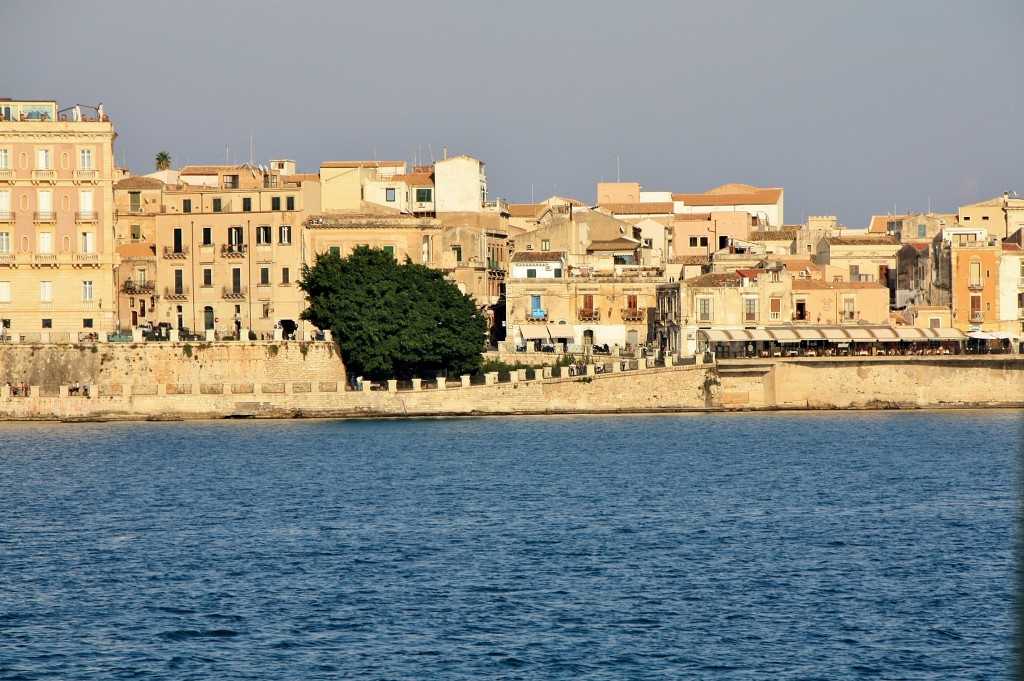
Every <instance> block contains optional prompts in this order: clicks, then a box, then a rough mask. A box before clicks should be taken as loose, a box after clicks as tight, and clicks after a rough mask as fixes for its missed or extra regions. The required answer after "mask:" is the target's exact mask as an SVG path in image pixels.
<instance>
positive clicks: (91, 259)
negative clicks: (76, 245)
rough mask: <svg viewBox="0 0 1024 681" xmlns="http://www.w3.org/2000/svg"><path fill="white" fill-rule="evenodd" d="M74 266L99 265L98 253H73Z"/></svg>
mask: <svg viewBox="0 0 1024 681" xmlns="http://www.w3.org/2000/svg"><path fill="white" fill-rule="evenodd" d="M72 259H73V260H74V261H75V264H76V265H99V264H100V254H99V253H75V254H74V256H73V258H72Z"/></svg>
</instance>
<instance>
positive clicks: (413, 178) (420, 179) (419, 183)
mask: <svg viewBox="0 0 1024 681" xmlns="http://www.w3.org/2000/svg"><path fill="white" fill-rule="evenodd" d="M391 179H392V180H393V181H394V182H404V183H406V184H407V185H409V186H410V187H425V186H427V185H429V186H431V187H433V186H434V174H433V173H405V174H400V175H394V176H392V178H391Z"/></svg>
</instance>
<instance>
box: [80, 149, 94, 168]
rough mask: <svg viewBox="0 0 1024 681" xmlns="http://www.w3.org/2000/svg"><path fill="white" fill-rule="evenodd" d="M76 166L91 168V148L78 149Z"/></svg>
mask: <svg viewBox="0 0 1024 681" xmlns="http://www.w3.org/2000/svg"><path fill="white" fill-rule="evenodd" d="M78 167H79V168H80V169H82V170H92V149H79V150H78Z"/></svg>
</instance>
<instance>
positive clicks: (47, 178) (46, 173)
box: [32, 170, 57, 184]
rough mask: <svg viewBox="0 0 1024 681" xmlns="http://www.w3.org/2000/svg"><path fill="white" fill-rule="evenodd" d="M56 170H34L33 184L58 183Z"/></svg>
mask: <svg viewBox="0 0 1024 681" xmlns="http://www.w3.org/2000/svg"><path fill="white" fill-rule="evenodd" d="M56 182H57V171H56V170H33V171H32V184H56Z"/></svg>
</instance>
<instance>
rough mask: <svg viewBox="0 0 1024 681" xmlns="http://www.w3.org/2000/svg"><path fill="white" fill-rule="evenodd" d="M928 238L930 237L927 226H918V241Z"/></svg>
mask: <svg viewBox="0 0 1024 681" xmlns="http://www.w3.org/2000/svg"><path fill="white" fill-rule="evenodd" d="M926 236H928V227H927V226H925V225H918V226H917V238H918V239H923V238H925V237H926Z"/></svg>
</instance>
